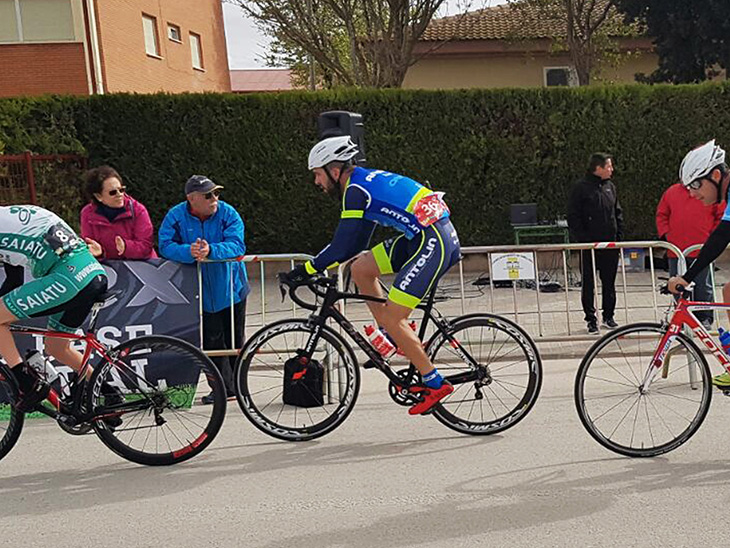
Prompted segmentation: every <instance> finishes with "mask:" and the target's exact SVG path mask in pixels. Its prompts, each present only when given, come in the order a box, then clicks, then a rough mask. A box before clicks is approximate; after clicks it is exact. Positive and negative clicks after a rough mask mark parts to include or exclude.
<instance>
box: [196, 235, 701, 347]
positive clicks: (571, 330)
mask: <svg viewBox="0 0 730 548" xmlns="http://www.w3.org/2000/svg"><path fill="white" fill-rule="evenodd" d="M636 248H640V249H647V250H648V251H649V253H648V255H649V272H650V277H651V280H655V279H656V269H655V265H654V256H653V254H652V253H651V251H652V250H653V249H664V250H670V251H672V252H674V253H675V254H676V255H677V257H678V261H679V262H678V270H679V272H684V271H685V270H686V263H685V259H684V257H685V255H684V254H683V253H682V251H681V250H680V249H679V248H677V247H676V246H674V245H672V244H670V243H668V242H664V241H632V242H598V243H575V244H542V245H519V246H516V245H502V246H474V247H464V248H462V254H463V255H465V256H470V255H479V254H482V255H486V256H487V258H488V257H489V254H491V253H532V254H533V258H534V263H535V279H534V283H535V288H534V289H535V291H534V295H535V304H536V310H532V311H530V310H528V311H525V310H520V307H519V303H518V299H517V287H516V284H514V283H513V284H512V309H511V310H497V309H495V306H494V303H495V297H494V291H495V284H494V279H493V276H492V268H491V261H489V260H488V261H487V265H488V270H487V273H488V275H489V293H490V297H489V301H490V302H489V306H485V307H484V308H483V309H484V311H490V312H493V313H497V314H503V315H506V316H511V317H514V319H515V321H517V322H518V323H520V318H521V317H524V316H526V315H536V316H537V333H532V334H533V335H535V336H536V338H537V340H538V341H543V342H561V341H574V340H575V341H577V340H593V339H595V336H594V335H588V334H586V333H582V332H581V333H578V332H576V331H577V330H576V329H575V327H574V324H580V325H581V326H582V325H583V324H584V322H583V319H582V313H583V311H582V308H575V307H574V308H571V306H570V300H569V295H568V290H569V287H570V284H569V271H570V269H569V267H568V256H569V254H570V252H574V251H584V250H587V251H590V252H591V258H592V259H593V261H592V263H593V269H592V270H593V282H594V283H593V287H594V296H593V298H594V305H597V304H599V300H600V299H599V295H598V293H599V284H598V275H597V270H596V260H595V259H596V251H600V250H603V249H617V250H618V251H619V265H620V269H619V272H620V273H621V284H620V288H621V290H622V294H623V298H624V306H623V307H622V308H623V312H624V320H625V321H626V322H627V323H628V322H630V321H632V318H631V317H630V310H632V309H637V308H641V307H638V306H635V307H632V306H629V303H630V299H629V295H628V288H627V282H626V259H625V256H624V255H625V250H626V249H636ZM692 250H693V248H689V249H688V250H685V253H688V252H691V251H692ZM539 253H560V255H561V258H562V276H561V278H562V279H561V282H562V285H563V289H564V294H565V305H564V306H563V307H562V308H561V309H560V310H558V311H557V312H558V313H563V314H565V321H566V325H567V335H549V334H546V333H545V330H544V318H543V316H544V314H545V313H546V311H545V310H543V307H542V301H541V292H540V279H541V271H540V264H539V261H538V260H537V258H538V254H539ZM311 258H312V256H311V255H307V254H303V253H289V254H271V255H246V256H244V257H238V258H236V259H229V260H225V261H209V262H230V263H241V262H243V263H258V264H259V278H260V279H259V280H258V282H259V287H260V292H261V302H260V305H259V310H258V311H257V312H254V313H253V314H252V313H251V310H250V308H249V309H247V313H246V315H247V321H246V328H247V330H249V331H250V328H252V327H259V326H262V325H265V324H266V323H267V309H268V308H269V305H267V299H266V297H267V291H266V289H267V280H266V264H267V263H272V262H277V263H281V262H287V263H288V265H287V267H286V268H293V267H294V264H295V261H306V260H309V259H311ZM282 270H283V269H282ZM229 272H230V270H229ZM340 274H342V267H340ZM458 277H459V299H460V309H461V313H462V314H464V313H466V307H467V297H466V285H467V281H466V276H465V273H464V261H461V262H460V263H459V265H458ZM342 280H343V278H342V276H340V281H341V282H342ZM198 283H199V291H200V295H201V299H200V315H201V318H202V314H203V303H202V292H203V285H202V272H201V270H200V267H199V268H198ZM227 283H229V284H230V287H233V279H232V277H231V276H230V275H229V280H228V281H227ZM617 285H618V284H617ZM231 295H232V291H231ZM651 295H652V306H651V308H652V309H653V315H654V319H655V320H657V321H658V320H659V303H658V302H657V293H656V291H655V290H654V288H652V290H651ZM276 296H277V298H278V293H276ZM232 301H233V296H231V302H232ZM249 303H250V301H249ZM342 305H343V306H344V303H342ZM291 308H292V315H294V313H295V312H296V306H295V305H294V304H293V303H292V304H291ZM596 308H597V309H598V306H596ZM644 308H647V307H644ZM620 309H621V308H618V309H617V310H620ZM550 312H551V313H555V311H554V310H553V311H550ZM578 312H580V315H581V316H580V320H576V318H575V317H573V319H572V320H571V315H572V314H576V313H578ZM364 313H365V314H367V312H364ZM256 315H259V316H260V321H257V322H256V321H249V319H250V318H251V317H252V316H256ZM363 319H365V318H363ZM351 320H355V321H356V320H357V318H351ZM233 323H234V322H233V307H232V306H231V340H234V339H235V337H234V336H233V335H234V330H233ZM202 329H203V328H202V321H201V327H200V330H201V339H202ZM581 331H582V329H581ZM204 351H205V352H206V353H207V354H208V355H209V356H223V355H234V354H236V353H237V351H238V350H237V349H235V348H229V349H225V350H205V349H204Z"/></svg>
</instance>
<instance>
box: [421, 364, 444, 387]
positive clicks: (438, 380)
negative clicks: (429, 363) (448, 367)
mask: <svg viewBox="0 0 730 548" xmlns="http://www.w3.org/2000/svg"><path fill="white" fill-rule="evenodd" d="M423 384H425V385H426V386H428V387H429V388H434V389H436V388H441V385H442V384H444V378H443V377H442V376H441V373H439V372H438V369H434V370H433V371H431V372H430V373H429V374H428V375H426V376H424V377H423Z"/></svg>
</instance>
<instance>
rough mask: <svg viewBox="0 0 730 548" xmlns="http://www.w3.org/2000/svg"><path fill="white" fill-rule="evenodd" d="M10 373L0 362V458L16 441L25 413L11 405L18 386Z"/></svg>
mask: <svg viewBox="0 0 730 548" xmlns="http://www.w3.org/2000/svg"><path fill="white" fill-rule="evenodd" d="M11 375H12V373H11V372H10V369H9V368H8V367H7V366H5V365H2V364H0V401H2V403H0V460H1V459H2V458H3V457H5V455H7V454H8V453H9V452H10V450H11V449H12V448H13V447H14V446H15V444H16V443H17V442H18V438H19V437H20V432H21V431H22V430H23V424H24V422H25V413H22V412H20V411H18V410H17V409H16V408H15V406H14V405H13V403H14V402H15V400H16V399H17V397H18V388H17V387H16V386H15V380H14V379H13V378H12V376H11Z"/></svg>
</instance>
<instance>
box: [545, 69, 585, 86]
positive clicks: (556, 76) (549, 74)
mask: <svg viewBox="0 0 730 548" xmlns="http://www.w3.org/2000/svg"><path fill="white" fill-rule="evenodd" d="M543 76H544V80H545V85H546V86H548V87H552V86H571V87H572V86H577V85H578V78H577V75H576V74H575V70H574V69H573V68H572V67H545V68H544V69H543Z"/></svg>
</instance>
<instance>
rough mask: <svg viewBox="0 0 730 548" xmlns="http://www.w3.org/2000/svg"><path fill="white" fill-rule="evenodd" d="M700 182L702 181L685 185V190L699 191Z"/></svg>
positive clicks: (697, 180)
mask: <svg viewBox="0 0 730 548" xmlns="http://www.w3.org/2000/svg"><path fill="white" fill-rule="evenodd" d="M702 181H704V179H695V180H694V181H692V182H691V183H690V184H688V185H687V188H688V189H690V190H699V189H700V188H702Z"/></svg>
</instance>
